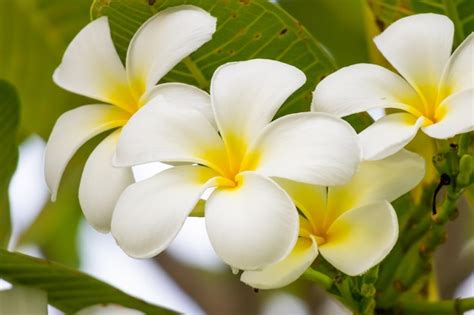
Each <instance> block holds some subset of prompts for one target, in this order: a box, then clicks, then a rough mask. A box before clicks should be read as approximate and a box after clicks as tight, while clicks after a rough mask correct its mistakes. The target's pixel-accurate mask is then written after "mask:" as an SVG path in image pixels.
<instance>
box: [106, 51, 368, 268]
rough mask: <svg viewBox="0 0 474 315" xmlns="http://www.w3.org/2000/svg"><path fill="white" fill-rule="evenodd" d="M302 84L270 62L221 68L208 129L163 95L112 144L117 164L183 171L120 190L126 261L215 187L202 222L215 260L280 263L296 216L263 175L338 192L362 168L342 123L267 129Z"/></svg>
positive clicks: (178, 223)
mask: <svg viewBox="0 0 474 315" xmlns="http://www.w3.org/2000/svg"><path fill="white" fill-rule="evenodd" d="M305 81H306V77H305V75H304V73H303V72H301V71H300V70H298V69H297V68H295V67H293V66H290V65H287V64H284V63H281V62H278V61H272V60H264V59H255V60H250V61H244V62H235V63H228V64H225V65H223V66H221V67H220V68H218V69H217V70H216V72H215V73H214V76H213V78H212V81H211V89H210V90H211V91H210V98H209V99H208V101H209V103H210V106H212V109H213V113H214V119H213V120H212V121H209V119H208V118H207V117H205V116H204V115H203V114H202V112H200V111H197V110H195V111H192V110H182V109H180V108H182V107H183V106H186V104H180V103H179V101H182V99H180V100H173V99H171V98H166V97H158V98H155V99H154V100H153V101H152V102H151V103H150V104H148V105H147V106H145V107H144V108H143V109H142V110H141V111H140V112H138V113H137V114H136V115H135V116H134V117H132V119H131V120H130V121H129V123H128V124H127V126H125V127H124V129H123V132H122V136H121V138H120V140H119V143H118V147H117V153H116V160H115V163H116V164H117V165H118V166H130V165H137V164H141V163H147V162H152V161H161V162H179V163H183V164H181V165H179V166H175V167H173V168H170V169H168V170H165V171H163V172H161V173H159V174H157V175H155V176H154V177H152V178H150V179H148V180H145V181H142V182H138V183H136V184H134V185H131V186H130V187H128V188H127V189H126V190H125V191H124V193H123V194H122V196H121V197H120V199H119V201H118V202H117V206H116V208H115V211H114V214H113V218H112V234H113V236H114V237H115V239H116V240H117V243H118V244H119V246H120V247H121V248H122V249H123V250H124V251H125V252H126V253H127V254H129V255H131V256H133V257H150V256H154V255H156V254H158V253H160V252H161V251H162V250H164V249H165V248H166V247H167V246H168V244H169V243H170V242H171V241H172V240H173V239H174V238H175V236H176V234H177V233H178V232H179V230H180V229H181V227H182V225H183V223H184V221H185V219H186V217H187V216H188V215H189V213H190V212H191V210H192V209H193V207H194V206H195V205H196V203H197V202H198V201H199V199H200V197H201V195H202V194H203V192H204V191H206V190H207V189H208V188H211V187H215V190H214V191H213V192H212V194H211V195H210V197H209V198H208V200H207V202H206V206H205V222H206V228H207V232H208V235H209V238H210V241H211V244H212V246H213V247H214V249H215V251H216V252H217V254H218V255H219V256H220V257H221V258H222V259H223V260H224V261H225V262H226V263H227V264H229V265H230V266H232V267H234V268H236V269H256V268H261V267H263V266H265V265H269V264H272V263H275V262H277V261H279V260H280V259H282V258H283V257H285V256H286V255H287V254H288V253H289V252H290V251H291V249H292V248H293V246H294V244H295V242H296V239H297V236H298V215H297V211H296V208H295V206H294V204H293V202H292V200H291V198H290V197H289V196H288V194H287V193H286V192H285V191H284V190H283V189H282V188H281V187H280V186H279V185H277V184H276V183H275V181H274V180H272V178H271V177H281V178H288V179H292V180H295V181H301V182H307V183H319V184H323V185H334V184H341V183H344V182H346V181H347V180H349V178H350V177H351V176H352V175H353V173H354V172H355V170H356V168H357V166H358V164H359V160H360V149H359V145H358V143H357V141H356V139H357V136H356V134H355V132H354V130H353V129H352V127H351V126H350V125H349V124H347V123H346V122H344V121H343V120H341V119H340V118H337V117H334V116H331V115H328V114H320V113H311V112H307V113H299V114H293V115H288V116H285V117H282V118H279V119H277V120H275V121H273V122H271V121H272V118H273V116H274V115H275V113H276V112H277V110H278V108H279V107H280V106H281V105H282V104H283V102H284V101H285V100H286V99H287V98H288V97H289V96H290V95H291V94H292V93H293V92H294V91H296V90H297V89H298V88H299V87H301V86H302V85H303V84H304V82H305ZM182 93H183V94H186V93H187V92H186V91H184V90H183V91H182ZM214 124H215V125H214Z"/></svg>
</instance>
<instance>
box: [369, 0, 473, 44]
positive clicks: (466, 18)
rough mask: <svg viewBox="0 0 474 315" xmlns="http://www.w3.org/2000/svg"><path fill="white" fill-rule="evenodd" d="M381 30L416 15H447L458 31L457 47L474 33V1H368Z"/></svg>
mask: <svg viewBox="0 0 474 315" xmlns="http://www.w3.org/2000/svg"><path fill="white" fill-rule="evenodd" d="M367 1H368V3H369V5H370V7H371V9H372V11H373V12H374V15H375V17H376V20H377V25H378V26H379V28H380V29H381V30H383V29H385V28H386V27H387V26H388V25H390V24H391V23H392V22H394V21H396V20H398V19H399V18H401V17H404V16H407V15H411V14H416V13H426V12H432V13H440V14H444V15H447V16H448V17H449V18H450V19H451V20H452V21H453V22H454V26H455V29H456V34H455V37H454V39H455V40H454V41H455V45H456V46H457V45H459V44H460V43H461V42H462V41H463V39H464V38H465V37H466V36H467V35H469V34H470V33H471V32H473V31H474V1H472V0H367Z"/></svg>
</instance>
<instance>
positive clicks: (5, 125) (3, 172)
mask: <svg viewBox="0 0 474 315" xmlns="http://www.w3.org/2000/svg"><path fill="white" fill-rule="evenodd" d="M19 118H20V100H19V99H18V95H17V93H16V91H15V88H14V87H13V86H12V85H11V84H9V83H8V82H6V81H4V80H0V135H1V136H0V148H1V150H0V166H1V167H0V248H6V247H8V243H9V240H10V236H11V232H12V225H11V217H10V205H9V200H8V186H9V184H10V179H11V177H12V176H13V172H14V171H15V168H16V163H17V161H18V147H17V141H16V138H17V129H18V124H19Z"/></svg>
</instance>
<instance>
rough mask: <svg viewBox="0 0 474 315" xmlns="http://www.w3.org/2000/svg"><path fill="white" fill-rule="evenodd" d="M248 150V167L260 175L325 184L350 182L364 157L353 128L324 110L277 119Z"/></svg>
mask: <svg viewBox="0 0 474 315" xmlns="http://www.w3.org/2000/svg"><path fill="white" fill-rule="evenodd" d="M249 152H250V154H249V156H248V157H247V160H246V162H245V163H247V165H246V166H247V167H249V168H250V169H253V170H255V171H256V172H258V173H260V174H264V175H267V176H275V177H282V178H286V179H291V180H295V181H299V182H304V183H310V184H318V185H324V186H326V185H337V184H343V183H345V182H347V181H348V180H349V179H350V177H351V176H352V175H353V174H354V172H355V170H356V168H357V166H358V164H359V161H360V156H361V153H360V148H359V144H358V142H357V136H356V133H355V131H354V129H352V127H351V126H350V125H349V124H348V123H346V122H345V121H343V120H342V119H339V118H337V117H335V116H331V115H328V114H324V113H298V114H292V115H287V116H284V117H282V118H279V119H277V120H275V121H274V122H272V123H271V124H269V125H268V126H267V127H266V128H265V130H264V131H263V132H262V134H261V135H260V136H259V138H258V139H257V140H256V141H255V142H254V143H253V144H252V146H251V148H250V149H249ZM245 163H244V164H245Z"/></svg>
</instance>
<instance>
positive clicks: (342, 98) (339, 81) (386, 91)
mask: <svg viewBox="0 0 474 315" xmlns="http://www.w3.org/2000/svg"><path fill="white" fill-rule="evenodd" d="M418 104H421V100H420V99H419V97H418V94H417V93H416V91H415V90H414V89H413V88H412V87H411V86H410V85H409V84H408V83H407V82H406V81H405V80H404V79H403V78H401V77H400V76H399V75H397V74H395V73H393V72H392V71H389V70H387V69H385V68H383V67H380V66H377V65H371V64H356V65H352V66H348V67H345V68H342V69H340V70H338V71H336V72H334V73H332V74H330V75H329V76H328V77H326V78H324V79H323V80H322V81H321V82H320V83H319V84H318V85H317V86H316V90H315V91H314V93H313V102H312V110H313V111H321V112H326V113H330V114H334V115H336V116H339V117H343V116H347V115H350V114H354V113H359V112H364V111H367V110H369V109H374V108H381V107H382V108H386V107H389V108H399V109H404V110H410V111H416V110H417V109H416V107H417V105H418Z"/></svg>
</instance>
